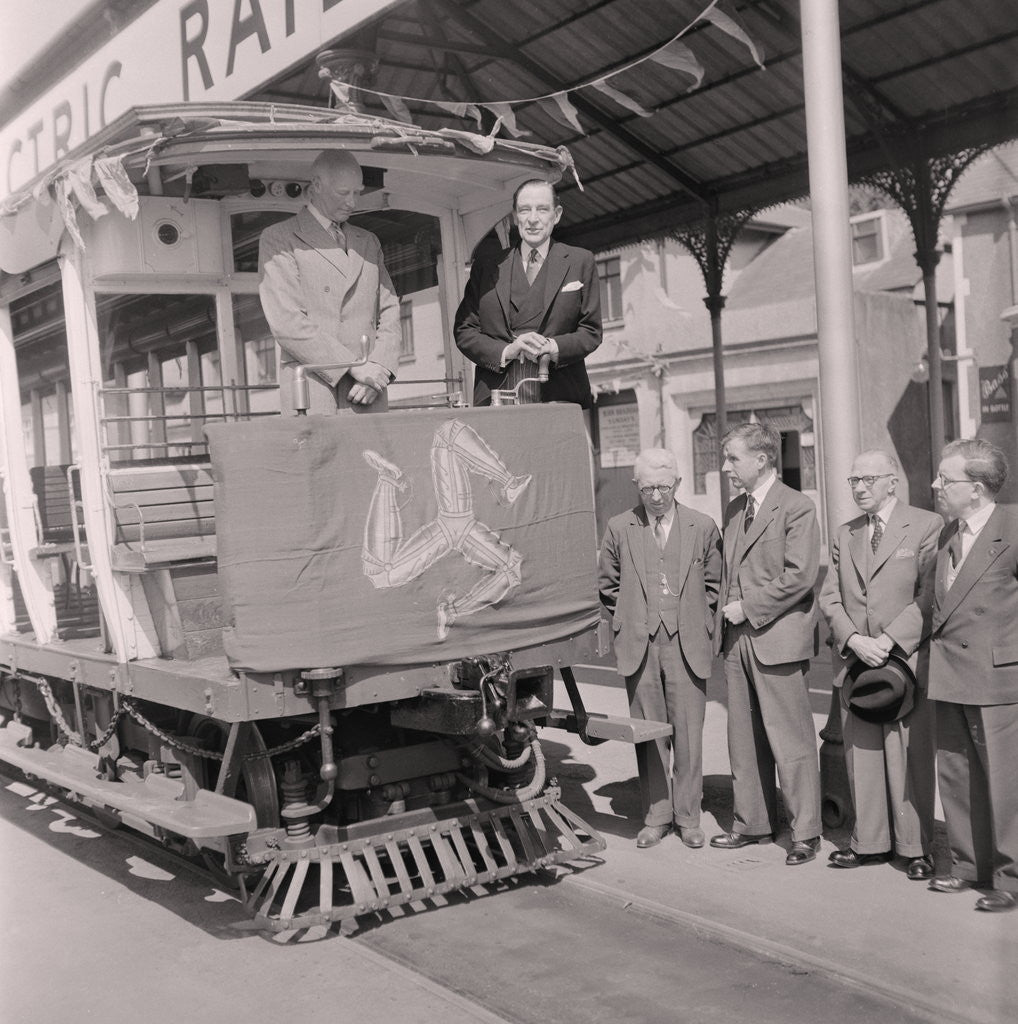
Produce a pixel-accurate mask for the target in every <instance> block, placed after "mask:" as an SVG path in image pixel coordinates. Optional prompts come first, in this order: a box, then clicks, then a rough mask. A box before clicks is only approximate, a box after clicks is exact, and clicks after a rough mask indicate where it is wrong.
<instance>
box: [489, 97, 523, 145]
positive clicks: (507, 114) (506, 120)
mask: <svg viewBox="0 0 1018 1024" xmlns="http://www.w3.org/2000/svg"><path fill="white" fill-rule="evenodd" d="M481 106H483V107H484V108H485V109H486V110H490V111H491V112H492V113H493V114H494V115H495V116H496V117H500V118H502V126H503V127H504V128H505V130H506V131H507V132H508V133H509V134H510V135H511V136H512V137H513V138H514V139H522V138H523V137H524V136H526V135H529V134H530V132H528V131H527V130H526V129H524V128H517V127H516V114H515V112H514V111H513V108H512V107H511V106H510V105H509V104H508V103H482V104H481Z"/></svg>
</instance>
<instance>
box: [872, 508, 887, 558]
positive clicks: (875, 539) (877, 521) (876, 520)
mask: <svg viewBox="0 0 1018 1024" xmlns="http://www.w3.org/2000/svg"><path fill="white" fill-rule="evenodd" d="M870 522H871V523H872V524H873V536H872V537H870V547H871V548H872V549H873V554H876V553H877V548H878V547H880V538H881V537H883V535H884V521H883V519H881V518H880V516H870Z"/></svg>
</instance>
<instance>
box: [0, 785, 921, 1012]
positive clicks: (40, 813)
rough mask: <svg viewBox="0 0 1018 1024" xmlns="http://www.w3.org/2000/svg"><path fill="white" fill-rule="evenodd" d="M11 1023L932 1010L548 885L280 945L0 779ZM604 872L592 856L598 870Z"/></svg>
mask: <svg viewBox="0 0 1018 1024" xmlns="http://www.w3.org/2000/svg"><path fill="white" fill-rule="evenodd" d="M0 849H2V850H3V861H4V873H3V877H4V879H5V884H4V887H3V920H4V922H5V927H4V930H3V938H2V941H0V946H2V949H0V955H2V968H0V973H2V976H3V977H2V991H3V995H2V996H0V1018H2V1019H3V1020H4V1021H10V1022H11V1024H51V1022H52V1021H55V1020H67V1021H74V1022H78V1021H89V1020H96V1021H100V1020H101V1021H103V1022H104V1024H136V1022H137V1021H138V1020H140V1019H145V1020H146V1021H147V1022H149V1024H162V1022H163V1021H166V1022H170V1021H173V1022H176V1021H178V1020H180V1019H186V1020H188V1021H190V1022H193V1024H202V1022H204V1021H210V1022H211V1021H215V1022H217V1024H222V1022H224V1021H237V1020H244V1019H249V1020H252V1021H256V1022H260V1021H269V1020H277V1019H278V1020H293V1019H297V1020H300V1019H303V1020H320V1019H324V1016H325V1015H326V1014H325V1007H326V1006H327V1007H329V1010H328V1013H327V1016H328V1018H329V1019H330V1020H337V1021H343V1022H346V1021H349V1022H353V1021H357V1022H358V1024H360V1022H366V1024H372V1022H375V1021H377V1022H380V1024H381V1022H385V1024H389V1022H391V1021H395V1020H399V1021H401V1022H410V1024H414V1022H422V1024H423V1022H430V1021H442V1022H443V1024H445V1022H448V1024H458V1022H460V1021H462V1022H468V1021H469V1022H482V1024H483V1022H485V1021H489V1022H492V1024H497V1022H498V1021H511V1022H515V1024H530V1022H534V1024H538V1022H540V1024H554V1022H562V1024H567V1022H578V1021H584V1022H590V1024H597V1022H605V1024H607V1022H612V1024H615V1022H617V1021H620V1020H628V1021H638V1022H646V1024H654V1022H658V1021H662V1022H664V1021H669V1022H671V1021H686V1020H690V1021H692V1020H696V1021H706V1022H713V1021H716V1022H726V1024H727V1022H729V1021H731V1020H734V1019H737V1018H738V1017H739V1016H740V1015H741V1014H743V1013H745V1012H746V1011H747V1010H751V1014H752V1017H753V1019H754V1020H755V1021H758V1022H760V1024H767V1022H771V1021H774V1022H778V1021H780V1022H783V1024H795V1022H797V1021H804V1022H805V1021H813V1020H816V1019H821V1018H823V1019H828V1020H845V1019H849V1018H850V1017H851V1019H852V1020H853V1021H854V1022H857V1024H867V1022H870V1021H872V1022H877V1021H881V1022H883V1021H886V1020H895V1021H901V1022H906V1024H907V1022H911V1021H928V1020H930V1019H931V1018H929V1017H928V1016H922V1015H917V1014H914V1013H912V1012H910V1011H908V1010H907V1009H906V1008H904V1007H901V1006H899V1005H895V1004H891V1003H888V1002H886V1001H883V1000H881V999H879V998H876V997H874V996H872V995H870V994H868V993H866V992H865V991H862V990H860V989H859V988H858V987H853V986H850V985H847V984H845V983H843V982H841V981H838V980H835V979H832V978H830V977H829V976H827V975H826V974H825V973H824V972H822V971H817V970H815V969H810V968H804V967H802V966H800V965H797V964H795V963H790V962H781V961H780V960H775V959H772V958H768V957H765V956H762V955H760V954H759V953H753V952H748V951H745V950H743V949H740V948H738V947H737V946H734V945H732V944H730V943H727V942H724V941H719V940H718V938H717V936H716V935H710V934H706V933H703V932H701V931H699V930H698V929H696V928H695V927H693V926H691V925H690V924H689V923H688V922H684V921H680V920H676V919H675V918H674V917H669V916H668V915H667V914H663V915H662V914H656V913H654V908H653V907H648V906H647V905H646V904H645V903H642V904H640V905H639V906H636V905H631V906H629V907H628V908H626V907H625V904H624V902H623V901H621V900H619V899H617V898H613V897H612V896H611V895H607V894H605V893H604V892H598V891H594V890H591V889H588V888H585V887H584V886H582V885H579V884H575V883H572V882H557V883H552V882H551V881H550V879H547V878H546V879H544V880H540V879H530V880H526V881H522V882H514V883H512V884H509V885H507V886H505V887H504V888H503V890H502V891H500V892H497V893H494V894H490V895H485V896H483V897H478V896H473V895H463V896H458V897H456V898H454V899H452V900H450V901H449V903H448V905H446V906H445V907H443V908H441V909H438V910H427V911H418V912H414V911H410V912H407V913H404V914H403V915H402V916H400V917H396V918H391V919H386V920H385V922H384V923H377V922H376V923H368V924H367V925H366V926H365V927H362V928H361V929H360V930H359V931H358V932H357V933H356V934H355V935H354V936H352V937H339V936H337V935H335V934H334V933H331V932H329V933H324V932H318V933H316V934H310V933H309V934H306V935H304V936H297V937H290V938H289V939H287V938H282V937H275V938H267V937H263V936H261V935H252V934H251V933H240V932H236V931H234V930H232V929H231V927H230V925H231V923H232V922H235V921H237V920H239V919H240V918H241V917H242V916H243V912H242V910H241V908H240V907H239V905H238V904H236V903H235V902H234V901H232V900H231V899H230V898H229V897H228V896H227V895H226V894H224V893H222V892H219V891H217V890H215V889H214V888H212V887H211V886H210V885H209V884H208V882H207V880H206V879H205V878H204V877H203V876H201V875H200V874H198V873H195V872H192V871H189V870H187V869H183V868H182V867H181V866H180V864H179V863H178V862H177V861H176V860H175V859H172V858H168V857H166V856H164V855H163V854H162V853H161V852H159V851H153V850H151V849H149V848H147V847H146V846H144V845H142V844H141V843H139V842H138V841H135V840H132V839H131V838H129V836H128V834H126V833H124V832H116V833H107V832H102V831H100V830H97V829H95V828H92V827H91V826H90V824H89V823H88V821H87V820H85V819H83V818H81V817H77V816H76V815H75V813H74V812H73V810H70V809H68V808H66V807H65V806H64V805H62V804H60V803H57V802H55V801H52V799H50V798H46V797H42V796H41V795H40V794H39V793H38V791H36V790H35V789H33V787H31V786H30V785H27V784H25V783H23V782H16V781H13V782H12V781H11V780H10V779H9V778H6V777H0ZM598 872H599V869H598V868H597V867H591V868H588V869H587V872H586V873H587V874H588V875H589V876H590V877H593V876H594V875H596V874H598ZM141 1008H144V1010H142V1009H141Z"/></svg>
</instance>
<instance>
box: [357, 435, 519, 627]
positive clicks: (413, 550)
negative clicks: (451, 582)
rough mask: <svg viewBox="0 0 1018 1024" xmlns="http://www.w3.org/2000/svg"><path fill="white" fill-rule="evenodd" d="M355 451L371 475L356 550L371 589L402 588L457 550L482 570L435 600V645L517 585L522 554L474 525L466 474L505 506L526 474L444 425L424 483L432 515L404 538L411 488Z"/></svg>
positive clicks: (387, 466)
mask: <svg viewBox="0 0 1018 1024" xmlns="http://www.w3.org/2000/svg"><path fill="white" fill-rule="evenodd" d="M361 454H362V455H363V456H364V460H365V462H367V463H368V465H369V466H371V467H372V469H374V470H375V471H376V472H377V473H378V481H377V482H376V483H375V491H374V494H372V496H371V505H370V506H369V508H368V518H367V522H366V523H365V524H364V548H363V551H362V553H361V561H362V563H363V565H364V575H365V576H367V577H368V579H369V580H371V582H372V583H373V584H374V585H375V587H376V588H378V589H383V588H387V587H401V586H403V585H404V584H406V583H409V582H411V580H415V579H417V577H418V576H420V575H421V574H422V573H424V572H426V571H427V569H428V568H429V567H430V566H432V565H434V563H435V562H437V561H438V560H439V559H440V558H442V557H443V556H445V555H447V554H449V552H450V551H458V552H459V553H460V554H461V555H462V556H463V557H464V558H465V559H466V560H467V561H468V562H470V563H471V564H472V565H477V566H480V567H481V568H482V569H486V570H487V574H486V575H485V576H483V577H482V578H481V579H480V580H479V581H478V582H477V583H476V584H475V585H474V586H473V587H472V588H471V589H470V591H469V592H468V593H466V594H464V595H463V596H462V597H457V596H456V595H455V594H444V595H443V596H442V597H440V598H439V601H438V606H437V609H436V610H437V612H438V639H439V640H444V639H445V638H446V637H447V636H448V635H449V629H450V627H451V626H452V624H453V623H454V622H455V621H456V620H457V619H459V618H463V617H464V616H467V615H473V614H474V613H475V612H479V611H480V610H481V609H482V608H488V607H490V606H491V605H493V604H498V602H499V601H501V600H502V599H503V598H505V597H506V596H507V595H508V594H510V593H511V592H512V591H513V590H515V589H516V588H517V587H518V586H519V585H520V583H521V582H522V580H523V576H522V573H521V567H522V565H523V556H522V555H521V554H520V553H519V552H518V551H516V549H515V548H513V547H511V546H510V545H508V544H503V543H502V541H501V540H499V538H498V535H497V534H495V533H493V532H492V531H491V530H490V529H489V528H488V527H487V526H485V525H484V523H479V522H478V521H477V519H476V517H475V516H474V500H473V494H472V492H471V489H470V475H471V473H474V474H476V475H477V476H482V477H484V478H485V479H487V480H488V481H489V486H490V487H491V488H492V491H493V492H494V494H495V498H496V500H497V501H498V502H499V504H501V505H506V506H509V505H512V504H514V503H515V501H516V499H517V498H518V497H519V496H520V494H521V493H522V492H523V490H524V488H525V487H526V486H527V484H529V483H530V480H531V477H530V474H527V475H526V476H515V475H513V474H512V473H510V472H509V469H508V467H507V466H506V464H505V463H504V462H503V461H502V459H501V457H500V456H499V455H498V453H497V452H495V451H494V449H492V448H491V446H490V445H489V444H488V443H487V442H486V441H485V440H484V439H483V438H482V437H481V436H480V435H479V434H478V433H477V431H475V430H474V429H473V428H472V427H469V426H467V424H465V423H464V422H463V421H462V420H450V421H449V422H447V423H443V424H442V426H441V427H439V428H438V430H436V431H435V437H434V439H433V440H432V442H431V480H432V483H433V484H434V487H435V497H436V499H437V500H438V515H437V516H436V517H435V518H434V519H433V520H432V521H431V522H430V523H425V525H424V526H422V527H421V528H420V529H419V530H417V531H416V533H414V534H413V535H412V536H410V537H408V538H406V539H405V540H404V539H403V519H402V511H403V509H404V508H405V507H406V506H407V505H409V504H410V502H411V501H412V500H413V485H412V483H411V481H410V479H409V478H408V477H407V476H406V475H405V474H404V472H403V470H401V469H400V468H399V466H396V465H394V464H393V463H391V462H389V461H388V460H386V459H383V458H382V457H381V455H379V454H378V452H373V451H370V450H366V451H363V452H362V453H361ZM401 496H402V501H401V500H400V498H401Z"/></svg>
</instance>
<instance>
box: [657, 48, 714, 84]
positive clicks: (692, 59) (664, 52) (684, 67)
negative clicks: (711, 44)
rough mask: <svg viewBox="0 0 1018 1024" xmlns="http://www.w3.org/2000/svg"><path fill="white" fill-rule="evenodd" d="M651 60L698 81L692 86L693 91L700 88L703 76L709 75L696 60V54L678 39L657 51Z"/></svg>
mask: <svg viewBox="0 0 1018 1024" xmlns="http://www.w3.org/2000/svg"><path fill="white" fill-rule="evenodd" d="M650 59H651V60H652V61H656V62H657V63H658V64H663V65H664V66H665V67H666V68H671V69H672V70H673V71H682V72H684V73H685V74H687V75H691V76H692V77H693V78H695V79H696V84H695V85H693V86H691V88H693V89H698V88H699V87H700V83H701V82H702V81H703V76H704V75H705V74H706V73H707V72H706V71H705V70H704V67H703V65H702V64H701V63H700V62H699V61H698V60H697V59H696V54H695V53H693V51H692V50H691V49H690V48H689V47H688V46H686V44H685V43H681V42H679V40H678V39H673V40H672V42H670V43H669V44H668V45H667V46H662V47H661V49H660V50H656V51H655V52H654V53H652V54H651V55H650Z"/></svg>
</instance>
